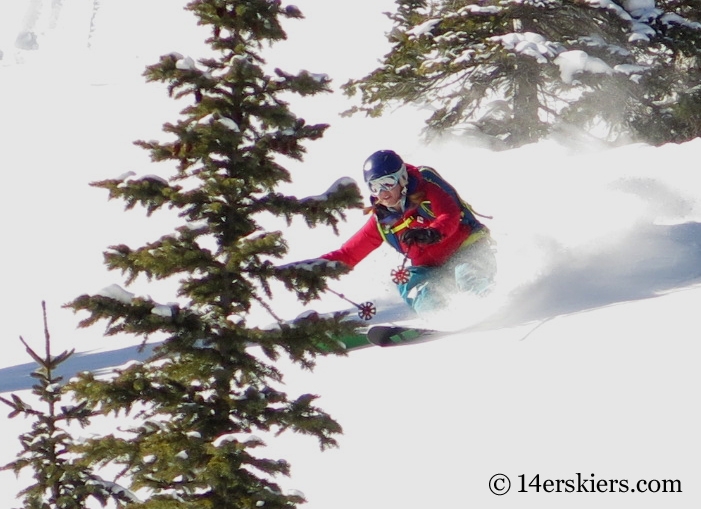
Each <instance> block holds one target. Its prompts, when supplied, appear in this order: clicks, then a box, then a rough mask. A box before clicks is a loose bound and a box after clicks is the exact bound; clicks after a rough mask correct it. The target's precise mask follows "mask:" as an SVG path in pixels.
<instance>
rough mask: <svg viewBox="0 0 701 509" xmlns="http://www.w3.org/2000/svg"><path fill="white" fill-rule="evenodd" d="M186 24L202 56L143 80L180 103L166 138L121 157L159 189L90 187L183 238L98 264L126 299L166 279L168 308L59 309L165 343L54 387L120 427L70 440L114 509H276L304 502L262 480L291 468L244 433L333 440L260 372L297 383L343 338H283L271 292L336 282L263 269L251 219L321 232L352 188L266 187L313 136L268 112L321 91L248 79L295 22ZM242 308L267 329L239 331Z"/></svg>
mask: <svg viewBox="0 0 701 509" xmlns="http://www.w3.org/2000/svg"><path fill="white" fill-rule="evenodd" d="M187 9H189V10H190V11H192V12H193V13H194V14H195V15H196V16H197V17H198V19H199V22H200V24H203V25H205V26H207V27H209V28H211V37H210V38H209V39H208V43H209V44H210V46H211V48H212V50H213V51H212V55H210V56H207V57H206V58H201V59H199V60H198V61H197V62H195V61H194V60H193V59H191V58H190V57H186V56H182V55H178V54H169V55H165V56H163V57H161V59H160V62H159V63H158V64H155V65H152V66H149V67H148V68H147V70H146V73H145V74H146V76H147V79H148V80H149V81H156V82H163V83H165V84H167V85H168V90H169V91H170V93H171V95H172V96H174V97H175V98H178V99H180V100H189V101H188V105H187V106H186V107H185V108H184V109H183V110H182V112H181V117H180V119H179V120H178V121H177V122H175V123H166V124H165V125H164V131H165V132H166V133H168V134H169V135H171V136H172V139H171V140H170V141H165V142H160V141H140V142H137V143H138V144H139V145H140V146H142V147H144V148H146V149H147V150H149V151H150V154H151V157H152V159H153V161H163V162H174V163H175V166H176V169H175V170H174V174H173V175H172V176H171V177H170V178H167V179H162V178H159V177H153V176H150V177H144V178H128V179H125V178H118V179H111V180H104V181H101V182H98V183H95V185H96V186H97V187H100V188H104V189H107V190H109V193H110V197H111V198H119V199H121V200H124V202H125V203H126V207H127V208H131V207H135V206H137V205H138V206H141V207H143V208H144V209H145V210H146V211H147V212H148V213H149V214H151V213H152V212H155V211H158V210H159V209H162V208H164V207H166V208H172V209H175V210H176V211H178V212H179V215H180V216H181V217H182V219H183V223H184V224H183V225H182V227H179V228H177V229H176V231H174V232H169V233H166V234H165V235H163V236H162V237H160V238H159V239H157V240H155V241H153V242H150V243H148V244H146V245H144V246H141V247H138V248H132V247H129V246H126V245H117V246H112V247H111V248H110V249H109V250H108V251H107V252H106V253H105V260H106V264H107V266H108V268H109V269H113V270H120V271H122V272H123V273H125V274H126V276H127V280H126V282H127V284H129V283H131V282H133V281H134V280H135V279H136V278H139V277H140V276H144V277H146V278H153V279H156V280H165V279H172V278H179V279H178V280H179V283H178V293H179V295H178V297H179V299H180V300H179V304H177V305H176V304H172V305H167V306H164V305H160V304H158V303H156V302H154V301H153V300H151V299H150V298H145V297H143V298H142V297H136V296H134V295H133V294H131V293H129V292H127V291H126V290H122V289H121V288H117V287H113V288H110V289H108V290H107V291H104V292H100V293H99V294H97V295H83V296H80V297H78V298H77V299H75V300H74V301H73V302H72V303H71V304H70V307H71V308H73V309H74V310H75V311H76V312H80V313H85V312H87V313H88V317H87V318H85V319H83V320H82V321H81V326H89V325H91V324H94V323H95V322H98V321H101V320H105V321H107V329H106V336H113V335H117V334H123V333H126V334H132V335H137V336H143V337H144V340H147V339H148V338H149V337H151V336H152V335H153V334H157V333H158V334H159V335H164V336H165V340H164V341H163V342H162V343H159V345H158V346H157V347H156V349H155V353H154V355H153V356H152V358H150V359H149V360H147V361H145V362H143V363H135V364H132V365H130V366H128V367H126V368H123V369H120V370H118V371H117V372H116V374H115V376H114V378H112V379H110V380H104V379H99V378H97V377H95V376H93V375H91V374H83V375H82V376H81V377H80V379H79V380H78V381H76V382H75V383H74V384H72V385H71V387H72V389H73V390H74V391H75V394H76V397H77V398H79V400H80V401H85V402H86V403H87V404H88V405H89V406H94V407H95V408H97V409H98V410H99V411H100V412H102V413H103V414H106V415H115V416H119V415H127V414H128V415H129V416H130V417H131V418H134V419H135V421H136V422H135V423H134V425H133V426H132V427H130V428H129V429H120V432H119V433H114V434H108V435H107V436H104V437H99V438H97V439H94V440H89V441H87V442H85V443H84V444H83V447H82V449H81V452H82V454H83V456H84V458H85V460H86V461H90V462H94V463H96V464H100V465H102V464H115V465H119V466H120V468H121V472H120V473H121V474H123V475H125V476H127V477H128V478H129V479H130V481H131V484H130V488H131V489H132V490H133V491H135V492H137V493H138V494H139V496H142V497H143V495H142V493H146V495H145V497H146V498H145V499H144V501H143V502H142V503H139V504H135V505H130V506H129V507H140V508H166V507H167V508H168V509H177V508H203V509H204V508H217V509H225V508H254V507H266V508H283V507H285V508H289V507H291V506H295V505H296V504H297V503H300V502H302V501H303V497H302V496H301V495H300V494H298V493H288V494H285V493H282V492H281V489H280V487H279V485H278V484H277V483H276V481H275V477H276V476H278V475H287V474H289V470H290V465H289V464H288V462H287V461H285V460H282V459H269V458H266V457H264V456H261V455H259V453H258V451H257V450H256V449H257V448H260V447H261V446H262V445H263V443H262V440H261V439H260V438H256V437H255V436H251V433H253V432H255V431H260V432H272V433H282V432H284V431H288V430H289V431H293V432H296V433H302V434H307V435H310V436H312V437H314V438H316V439H317V440H318V442H319V445H320V446H321V448H322V449H323V448H327V447H331V446H334V445H336V440H335V435H336V434H338V433H340V432H341V428H340V426H339V424H338V423H337V422H336V421H334V420H333V419H332V418H331V417H330V416H329V415H328V414H326V413H325V412H323V411H322V410H321V409H319V408H318V407H316V406H315V404H314V401H315V399H316V397H315V396H314V395H311V394H303V395H300V396H297V397H293V396H290V395H288V394H287V393H286V392H284V391H283V390H281V385H282V384H281V382H282V380H283V374H282V372H281V371H280V368H279V367H278V365H277V361H279V360H280V356H281V355H286V356H287V357H289V359H291V360H292V361H294V363H295V364H297V365H299V366H301V367H303V368H311V367H313V365H314V361H315V358H316V356H318V355H322V354H323V355H326V354H328V353H329V352H332V353H342V346H341V345H340V344H339V343H338V342H336V341H335V340H334V339H333V338H334V337H335V336H338V335H341V334H345V333H348V332H350V331H351V330H353V329H354V328H355V327H356V326H357V323H354V322H352V321H348V320H345V317H344V316H343V315H342V314H340V313H339V314H337V315H334V316H330V317H321V316H314V315H312V316H309V317H307V318H301V319H299V320H297V321H294V322H293V323H287V322H285V321H283V320H282V319H281V318H280V317H279V313H278V312H277V311H276V310H275V309H274V306H273V304H272V296H273V293H274V291H276V290H275V289H276V288H277V287H280V291H285V290H284V289H283V288H282V287H283V286H284V287H286V288H287V289H289V290H291V291H293V292H295V293H296V295H297V296H298V298H299V299H301V300H302V301H303V302H308V301H310V300H311V299H315V298H317V297H318V296H319V295H320V294H321V292H323V291H324V289H325V288H326V283H325V281H326V279H327V278H328V277H338V276H339V275H341V274H342V273H344V272H345V271H346V269H344V268H343V267H341V266H337V265H335V264H313V267H309V266H304V265H303V266H295V265H290V266H283V267H278V266H276V265H274V263H273V261H274V260H275V259H278V258H280V257H282V256H283V255H284V254H285V253H286V251H287V246H286V243H285V240H284V237H283V234H282V233H281V232H279V231H266V230H265V229H264V228H263V227H262V226H261V224H260V220H261V218H264V217H266V215H267V216H270V215H273V216H282V217H284V218H286V219H287V220H288V221H290V220H292V218H294V217H302V218H304V220H305V221H306V222H307V223H308V224H309V225H310V226H315V225H329V226H331V227H332V228H333V229H334V230H335V229H336V225H337V223H338V221H340V220H342V219H344V210H345V209H347V208H348V207H360V206H361V205H362V202H361V196H360V192H359V190H358V188H357V186H356V185H355V183H354V182H352V181H350V182H347V181H340V182H338V183H337V185H334V186H332V187H331V188H330V189H329V191H328V192H327V193H326V194H325V195H324V196H323V198H324V199H321V197H319V196H317V197H314V198H309V199H298V198H296V197H294V196H288V195H284V194H282V193H280V192H278V191H277V190H276V188H277V187H278V186H279V185H280V184H281V183H284V182H288V181H290V179H291V176H290V173H289V171H288V170H287V169H285V167H284V166H283V165H282V161H284V160H285V158H287V159H296V160H301V159H302V156H303V153H304V152H305V147H304V146H303V143H304V142H306V141H308V140H315V139H317V138H319V137H321V136H322V134H323V133H324V130H325V129H326V128H327V125H323V124H307V123H306V121H305V120H304V119H301V118H298V117H296V116H295V115H294V114H293V113H292V112H291V111H290V109H289V108H288V104H287V103H286V102H285V101H284V100H283V99H282V97H284V96H285V95H289V94H299V95H302V96H305V95H312V94H316V93H320V92H326V91H329V80H328V78H327V77H326V76H323V75H315V74H311V73H309V72H306V71H303V72H300V73H298V74H290V73H287V72H285V71H283V70H280V69H276V70H275V71H274V74H273V75H271V74H268V73H267V72H266V71H265V69H264V66H265V61H264V59H263V57H262V56H261V50H262V49H263V45H264V44H269V43H273V42H275V41H280V40H282V39H284V38H285V32H284V31H283V28H282V26H281V20H282V19H285V18H301V17H302V16H301V13H300V12H299V10H298V9H296V8H294V7H282V6H281V5H280V2H279V1H275V0H273V1H271V0H245V1H242V0H195V1H192V2H190V3H189V4H188V6H187ZM276 285H277V286H276ZM255 307H258V308H263V309H265V310H267V312H269V313H270V315H271V316H272V317H273V318H274V319H275V320H276V321H277V322H278V327H276V328H270V329H268V328H266V329H262V328H258V327H255V326H253V325H249V321H250V314H251V311H252V310H253V309H254V308H255ZM253 347H255V348H253ZM139 490H142V491H139Z"/></svg>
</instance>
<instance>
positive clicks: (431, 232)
mask: <svg viewBox="0 0 701 509" xmlns="http://www.w3.org/2000/svg"><path fill="white" fill-rule="evenodd" d="M439 240H441V233H440V232H439V231H438V230H436V229H435V228H410V229H408V230H407V231H406V232H405V233H404V235H402V241H403V242H404V243H405V244H406V245H408V246H410V245H412V244H435V243H436V242H438V241H439Z"/></svg>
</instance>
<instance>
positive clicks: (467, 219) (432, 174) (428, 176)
mask: <svg viewBox="0 0 701 509" xmlns="http://www.w3.org/2000/svg"><path fill="white" fill-rule="evenodd" d="M419 173H420V174H421V176H422V177H423V179H424V180H425V181H426V182H429V183H431V184H435V185H437V186H438V187H440V188H441V189H443V191H445V192H446V193H447V194H448V195H449V196H450V197H451V198H452V199H453V200H455V202H456V203H457V204H458V205H459V206H460V211H461V213H460V216H461V220H460V222H461V223H463V224H467V225H469V226H470V228H471V229H472V233H471V234H470V236H469V237H468V238H467V240H466V241H465V245H467V244H472V243H473V242H476V241H478V240H480V239H482V238H484V237H488V236H489V228H487V227H486V226H485V225H484V224H482V223H481V222H480V221H479V220H478V219H477V216H479V217H482V218H485V219H492V218H491V216H484V215H482V214H479V213H477V212H475V211H474V209H473V208H472V206H471V205H470V204H469V203H467V202H466V201H465V200H463V199H462V198H461V197H460V195H459V194H458V192H457V191H456V190H455V188H454V187H453V186H452V185H450V184H449V183H448V182H447V181H446V180H445V179H444V178H443V177H441V176H440V175H439V173H438V172H437V171H436V170H434V169H433V168H431V167H429V166H420V167H419ZM417 211H418V214H419V215H420V216H423V217H425V218H427V219H432V218H434V217H435V215H434V214H433V211H432V210H431V208H430V203H429V202H427V201H426V202H423V203H422V204H421V205H420V206H419V208H418V210H417ZM407 225H408V223H406V222H405V223H402V224H400V225H398V226H396V227H394V228H392V227H390V226H389V225H386V224H385V225H383V224H382V223H381V222H380V221H379V220H378V221H377V227H378V229H379V230H380V235H382V238H383V240H385V241H386V242H387V243H388V244H389V245H391V246H392V247H393V248H394V249H396V250H397V251H399V252H400V253H402V249H401V247H400V245H399V238H398V236H397V233H398V232H400V231H401V230H403V229H404V228H406V226H407Z"/></svg>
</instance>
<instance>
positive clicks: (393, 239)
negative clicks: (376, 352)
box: [321, 150, 496, 314]
mask: <svg viewBox="0 0 701 509" xmlns="http://www.w3.org/2000/svg"><path fill="white" fill-rule="evenodd" d="M432 175H435V176H436V177H437V178H430V176H432ZM363 177H364V180H365V183H366V184H367V185H368V188H369V189H370V194H371V195H372V196H371V198H370V207H368V208H367V212H368V213H370V212H371V213H372V216H371V217H370V219H369V220H368V221H367V222H366V223H365V225H364V226H363V227H362V228H361V229H360V230H359V231H358V232H357V233H355V234H354V235H353V236H352V237H351V238H350V239H349V240H347V241H346V242H345V243H344V244H343V245H342V246H341V247H340V248H339V249H338V250H336V251H332V252H330V253H327V254H324V255H322V256H321V258H322V259H324V260H327V261H336V262H341V263H344V264H346V265H348V266H349V267H355V266H356V265H357V264H358V263H359V262H360V261H361V260H363V259H364V258H365V257H366V256H368V255H369V254H370V253H371V252H372V251H374V250H375V249H377V248H378V247H379V246H380V245H381V244H382V243H383V242H387V243H389V244H390V245H391V246H393V247H394V248H395V249H396V250H397V251H399V252H400V253H402V254H403V255H404V256H405V262H406V260H407V259H408V260H409V261H410V262H411V266H409V267H407V268H406V269H402V270H403V272H404V273H403V276H404V277H402V278H400V279H401V280H400V281H397V283H398V289H399V293H400V295H401V297H402V299H403V300H404V301H405V302H406V303H407V304H409V306H411V307H412V308H413V309H414V310H415V311H416V312H417V313H418V314H425V313H430V312H432V311H436V310H438V309H442V308H444V307H445V305H446V302H447V296H448V295H449V294H451V293H454V292H456V291H457V292H470V293H472V294H475V295H479V296H483V295H486V294H487V293H489V291H490V290H491V289H492V287H493V285H494V277H495V275H496V258H495V255H494V250H493V245H492V241H491V238H490V236H489V230H488V229H487V228H486V227H485V226H484V225H483V224H482V223H480V222H479V221H478V220H477V219H476V218H475V216H474V214H473V213H472V211H471V210H470V209H469V207H468V206H466V204H464V203H463V202H461V201H460V199H459V197H458V196H457V194H456V193H455V192H454V190H453V189H452V188H451V187H450V186H449V185H448V184H446V183H445V182H444V181H443V180H442V179H440V177H438V176H437V174H436V173H435V172H434V171H433V170H431V169H430V168H419V167H416V166H412V165H409V164H406V163H405V162H404V161H403V160H402V158H401V157H400V156H399V155H397V154H396V153H395V152H393V151H391V150H380V151H378V152H375V153H374V154H372V155H371V156H370V157H369V158H368V159H367V160H366V161H365V165H364V166H363ZM451 191H452V193H451Z"/></svg>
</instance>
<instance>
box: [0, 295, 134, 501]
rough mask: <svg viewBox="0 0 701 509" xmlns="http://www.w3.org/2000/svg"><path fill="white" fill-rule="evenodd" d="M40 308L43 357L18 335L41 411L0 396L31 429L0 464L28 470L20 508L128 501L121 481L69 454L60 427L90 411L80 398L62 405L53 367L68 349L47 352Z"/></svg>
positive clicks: (83, 419)
mask: <svg viewBox="0 0 701 509" xmlns="http://www.w3.org/2000/svg"><path fill="white" fill-rule="evenodd" d="M42 307H43V311H44V339H45V354H44V356H41V355H39V354H38V353H36V351H35V350H34V349H32V348H31V347H30V346H29V345H28V344H27V343H26V342H25V341H24V339H23V338H21V337H20V341H22V343H23V344H24V346H25V347H26V349H27V353H28V354H29V355H30V356H31V357H32V359H34V361H36V363H37V364H38V365H39V367H38V368H37V369H36V370H35V371H34V372H33V373H32V376H33V377H34V378H36V380H37V382H36V384H34V385H33V386H32V394H34V395H35V396H36V397H37V399H38V402H39V403H42V404H44V405H45V406H46V409H45V410H42V409H41V408H39V407H35V406H32V405H31V404H28V403H26V402H25V401H24V400H23V399H22V398H20V397H19V396H17V395H16V394H13V395H12V396H11V398H10V399H7V398H4V397H0V401H2V402H3V403H5V404H6V405H8V406H9V407H10V408H11V409H12V411H11V413H10V415H9V417H10V418H14V417H18V416H23V417H25V418H28V419H29V420H31V421H32V428H31V431H27V432H26V433H23V434H22V435H20V437H19V440H20V443H21V444H22V451H21V453H20V454H19V455H18V458H17V459H16V460H15V461H12V462H11V463H9V464H7V465H5V466H4V467H3V469H4V470H9V469H11V470H13V471H14V472H15V473H16V474H19V473H20V472H22V471H23V470H25V469H30V470H31V471H32V472H33V473H34V480H35V483H34V484H32V485H30V486H28V487H27V488H25V489H23V490H22V491H21V492H20V496H21V497H22V498H23V501H24V503H23V506H22V507H23V508H24V509H84V508H85V507H87V505H86V504H87V503H88V501H89V500H91V499H92V500H96V501H98V502H99V503H100V504H102V505H103V506H104V505H106V504H107V502H108V501H110V500H112V501H115V502H128V501H129V500H134V499H133V497H132V494H131V493H130V492H129V491H127V490H125V489H124V488H122V487H121V486H119V485H117V484H115V483H112V482H108V481H105V480H103V479H102V478H100V477H99V476H97V475H96V474H94V473H93V472H92V470H91V469H90V468H89V467H87V466H85V465H83V464H81V463H80V462H79V461H77V460H76V457H75V454H73V453H72V449H73V446H74V441H73V439H72V437H71V435H70V433H69V431H68V430H67V429H66V426H67V425H69V424H71V423H72V422H76V423H78V424H80V425H81V426H83V427H84V426H86V425H88V424H89V423H90V419H91V418H92V416H93V412H92V411H91V409H90V407H89V406H88V405H87V404H86V403H85V402H83V403H81V404H78V405H73V404H68V402H67V401H68V399H69V395H68V394H66V389H65V386H64V385H63V384H62V382H63V378H62V377H61V376H58V375H56V370H57V369H58V367H59V366H60V365H61V364H63V363H64V362H65V361H66V360H68V359H69V358H70V356H71V355H72V354H73V350H71V351H70V352H68V351H66V352H62V353H61V354H59V355H57V356H53V355H52V353H51V336H50V335H49V328H48V324H47V318H46V305H45V304H44V303H42Z"/></svg>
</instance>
